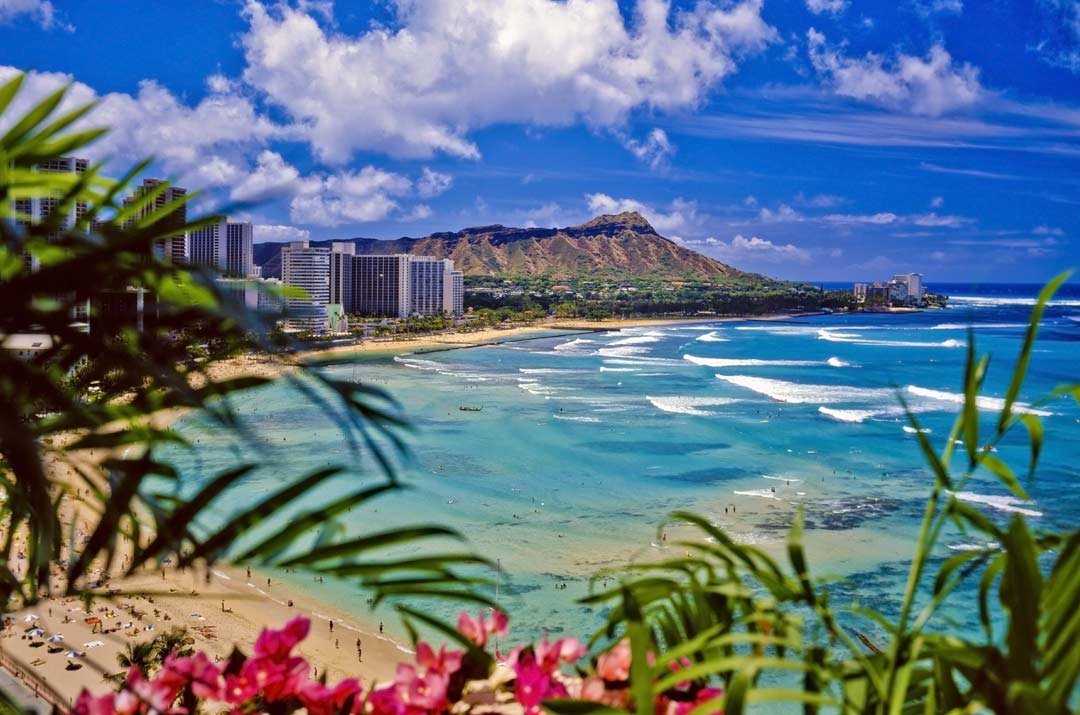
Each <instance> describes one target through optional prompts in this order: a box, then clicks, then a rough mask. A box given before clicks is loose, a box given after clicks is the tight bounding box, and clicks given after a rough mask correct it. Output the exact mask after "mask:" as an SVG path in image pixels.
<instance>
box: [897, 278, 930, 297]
mask: <svg viewBox="0 0 1080 715" xmlns="http://www.w3.org/2000/svg"><path fill="white" fill-rule="evenodd" d="M893 280H894V281H896V282H898V283H903V284H904V285H906V286H907V297H908V298H910V299H911V300H915V301H918V300H922V297H923V284H922V273H902V274H900V275H896V276H893Z"/></svg>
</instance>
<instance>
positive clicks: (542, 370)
mask: <svg viewBox="0 0 1080 715" xmlns="http://www.w3.org/2000/svg"><path fill="white" fill-rule="evenodd" d="M518 372H521V373H524V374H526V375H580V374H581V373H583V372H585V370H570V369H567V368H561V367H519V368H518Z"/></svg>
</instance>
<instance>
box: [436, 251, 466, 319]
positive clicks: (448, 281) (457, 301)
mask: <svg viewBox="0 0 1080 715" xmlns="http://www.w3.org/2000/svg"><path fill="white" fill-rule="evenodd" d="M450 265H451V266H453V261H450ZM442 305H443V312H444V313H447V314H448V315H453V316H458V315H462V314H463V313H464V312H465V274H464V273H462V272H461V271H454V270H450V271H447V272H446V273H444V274H443V302H442Z"/></svg>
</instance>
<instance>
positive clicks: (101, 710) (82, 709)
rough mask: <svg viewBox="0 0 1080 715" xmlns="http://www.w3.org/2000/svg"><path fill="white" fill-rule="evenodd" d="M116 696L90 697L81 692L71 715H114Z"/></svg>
mask: <svg viewBox="0 0 1080 715" xmlns="http://www.w3.org/2000/svg"><path fill="white" fill-rule="evenodd" d="M116 712H117V711H116V696H115V695H113V694H112V693H106V694H105V695H100V696H99V695H91V694H90V692H89V691H87V690H85V689H84V690H83V691H82V692H81V693H79V699H78V700H76V701H75V708H74V710H72V713H73V715H116Z"/></svg>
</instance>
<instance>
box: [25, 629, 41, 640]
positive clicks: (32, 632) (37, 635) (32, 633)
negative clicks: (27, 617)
mask: <svg viewBox="0 0 1080 715" xmlns="http://www.w3.org/2000/svg"><path fill="white" fill-rule="evenodd" d="M26 634H27V635H29V636H30V637H31V638H40V637H41V636H43V635H45V631H43V630H41V629H40V628H31V629H30V630H28V631H27V632H26Z"/></svg>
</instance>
